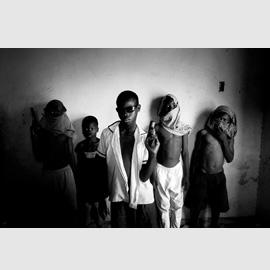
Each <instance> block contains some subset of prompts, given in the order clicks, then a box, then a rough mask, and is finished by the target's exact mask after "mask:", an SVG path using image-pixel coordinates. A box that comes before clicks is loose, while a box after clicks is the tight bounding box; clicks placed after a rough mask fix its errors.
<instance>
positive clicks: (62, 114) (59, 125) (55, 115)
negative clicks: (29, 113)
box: [40, 99, 75, 138]
mask: <svg viewBox="0 0 270 270" xmlns="http://www.w3.org/2000/svg"><path fill="white" fill-rule="evenodd" d="M44 112H45V114H44V115H43V116H42V118H41V120H40V125H41V127H42V128H43V129H45V130H46V131H49V132H51V133H52V134H53V135H59V134H64V135H66V136H68V137H71V138H72V137H73V136H74V134H75V129H74V127H73V125H72V123H71V122H70V120H69V118H68V116H67V114H66V108H65V106H64V105H63V103H62V102H61V101H60V100H56V99H55V100H51V101H50V102H49V103H48V104H47V105H46V107H45V108H44Z"/></svg>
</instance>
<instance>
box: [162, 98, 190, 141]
mask: <svg viewBox="0 0 270 270" xmlns="http://www.w3.org/2000/svg"><path fill="white" fill-rule="evenodd" d="M167 96H169V97H171V98H172V99H173V101H174V103H175V105H176V107H175V108H174V109H173V110H171V111H169V112H168V113H167V114H166V115H165V116H163V117H160V124H161V126H162V127H163V128H164V129H165V130H167V131H168V132H170V133H172V134H174V135H177V136H183V135H185V134H189V133H190V132H191V127H190V126H189V125H187V124H185V123H183V122H182V121H181V120H180V106H179V104H178V101H177V99H176V97H175V96H174V95H171V94H168V95H166V96H164V97H163V98H162V100H161V103H160V106H159V109H158V115H159V113H160V111H161V109H162V107H163V106H164V101H165V99H166V97H167Z"/></svg>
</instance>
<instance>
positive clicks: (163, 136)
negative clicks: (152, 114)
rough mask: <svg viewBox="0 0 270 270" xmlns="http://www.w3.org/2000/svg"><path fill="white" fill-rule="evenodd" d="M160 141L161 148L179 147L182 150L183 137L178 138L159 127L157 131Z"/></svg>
mask: <svg viewBox="0 0 270 270" xmlns="http://www.w3.org/2000/svg"><path fill="white" fill-rule="evenodd" d="M157 135H158V139H159V141H160V144H161V147H162V146H165V147H177V148H179V147H180V148H181V146H182V136H177V135H175V134H172V133H170V132H168V131H167V130H165V129H163V128H162V127H159V129H158V131H157Z"/></svg>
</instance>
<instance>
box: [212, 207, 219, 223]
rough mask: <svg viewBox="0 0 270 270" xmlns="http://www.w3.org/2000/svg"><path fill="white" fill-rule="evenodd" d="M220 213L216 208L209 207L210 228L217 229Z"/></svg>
mask: <svg viewBox="0 0 270 270" xmlns="http://www.w3.org/2000/svg"><path fill="white" fill-rule="evenodd" d="M219 215H220V212H219V210H218V209H217V208H216V207H211V225H210V226H211V228H218V227H219V224H218V220H219Z"/></svg>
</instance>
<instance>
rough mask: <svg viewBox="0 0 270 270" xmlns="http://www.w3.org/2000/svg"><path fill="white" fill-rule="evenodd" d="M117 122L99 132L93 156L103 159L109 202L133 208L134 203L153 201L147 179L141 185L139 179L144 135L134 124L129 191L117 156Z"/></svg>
mask: <svg viewBox="0 0 270 270" xmlns="http://www.w3.org/2000/svg"><path fill="white" fill-rule="evenodd" d="M119 123H120V122H115V123H113V124H112V125H110V126H109V127H108V128H106V129H104V130H103V131H102V134H101V136H100V142H99V146H98V150H97V154H98V155H99V156H101V157H104V158H106V162H107V166H108V181H109V196H110V201H111V202H121V201H125V202H129V206H130V207H132V208H135V209H136V208H137V204H149V203H153V202H154V192H153V186H152V184H151V183H150V180H147V181H145V182H142V181H141V180H140V177H139V172H140V170H141V168H142V165H143V164H144V163H146V162H147V160H148V150H147V149H146V147H145V139H146V136H147V133H146V132H145V131H144V130H142V129H141V128H140V127H139V126H138V125H137V128H136V130H135V133H134V137H135V142H134V148H133V154H132V161H131V177H130V178H131V179H130V191H129V186H128V178H127V174H126V171H125V167H124V163H123V159H122V153H121V146H120V132H119ZM129 194H130V196H129Z"/></svg>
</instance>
